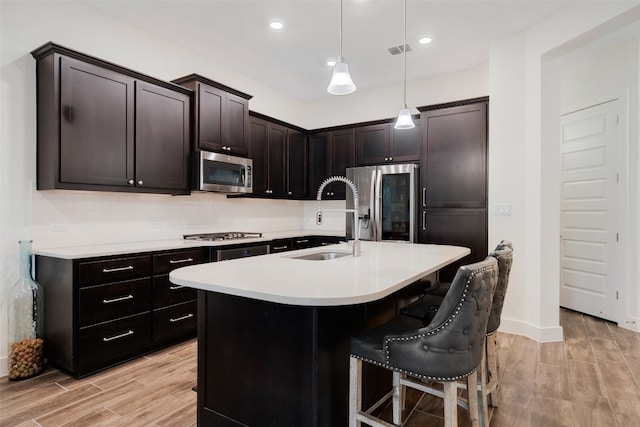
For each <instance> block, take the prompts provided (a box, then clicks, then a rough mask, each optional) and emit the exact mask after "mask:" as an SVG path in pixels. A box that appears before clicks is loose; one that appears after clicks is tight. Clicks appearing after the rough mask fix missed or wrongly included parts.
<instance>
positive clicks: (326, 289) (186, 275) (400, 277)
mask: <svg viewBox="0 0 640 427" xmlns="http://www.w3.org/2000/svg"><path fill="white" fill-rule="evenodd" d="M361 245H362V254H361V256H359V257H355V258H354V257H353V256H351V255H349V256H345V257H342V258H336V259H332V260H325V261H310V260H299V259H294V258H293V257H296V256H300V255H304V254H311V253H316V252H327V251H333V252H348V253H351V248H352V242H349V243H342V244H339V245H331V246H329V247H320V248H311V249H301V250H297V251H291V252H284V253H277V254H271V255H262V256H257V257H251V258H242V259H235V260H229V261H222V262H214V263H208V264H200V265H194V266H190V267H182V268H179V269H177V270H173V271H172V272H171V273H170V275H169V280H171V282H173V283H175V284H178V285H183V286H188V287H192V288H197V289H202V290H206V291H213V292H219V293H223V294H229V295H237V296H241V297H248V298H254V299H259V300H263V301H271V302H277V303H283V304H291V305H303V306H337V305H350V304H360V303H365V302H370V301H375V300H379V299H381V298H384V297H385V296H387V295H390V294H392V293H393V292H395V291H397V290H399V289H401V288H403V287H405V286H406V285H408V284H410V283H413V282H415V281H416V280H418V279H420V278H422V277H424V276H427V275H429V274H431V273H434V272H436V271H438V270H439V269H440V268H442V267H444V266H445V265H447V264H450V263H451V262H453V261H456V260H458V259H460V258H462V257H464V256H465V255H467V254H469V253H470V250H469V249H468V248H463V247H459V246H445V245H424V244H409V243H391V242H366V241H363V242H361Z"/></svg>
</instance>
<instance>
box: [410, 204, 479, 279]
mask: <svg viewBox="0 0 640 427" xmlns="http://www.w3.org/2000/svg"><path fill="white" fill-rule="evenodd" d="M420 243H436V244H442V245H456V246H464V247H467V248H469V249H471V254H470V255H467V256H466V257H464V258H462V259H461V260H460V261H457V262H455V263H453V264H450V265H448V266H447V267H445V268H443V269H441V270H440V280H443V281H451V280H452V279H453V277H454V276H455V273H456V271H457V269H458V267H459V266H461V265H465V264H469V263H472V262H477V261H481V260H483V259H484V258H485V257H486V256H487V210H486V209H423V210H422V218H421V227H420Z"/></svg>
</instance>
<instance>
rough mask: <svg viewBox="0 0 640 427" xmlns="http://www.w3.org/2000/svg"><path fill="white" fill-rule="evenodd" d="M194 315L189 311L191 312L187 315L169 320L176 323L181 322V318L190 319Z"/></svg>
mask: <svg viewBox="0 0 640 427" xmlns="http://www.w3.org/2000/svg"><path fill="white" fill-rule="evenodd" d="M192 317H193V313H189V314H187V315H186V316H182V317H178V318H175V319H169V322H171V323H176V322H179V321H181V320H187V319H190V318H192Z"/></svg>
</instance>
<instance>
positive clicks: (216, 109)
mask: <svg viewBox="0 0 640 427" xmlns="http://www.w3.org/2000/svg"><path fill="white" fill-rule="evenodd" d="M224 99H225V92H224V91H222V90H220V89H218V88H215V87H212V86H208V85H205V84H198V106H197V111H198V117H197V123H198V135H197V137H198V141H197V146H198V148H200V149H201V150H209V151H222V146H223V145H224V135H223V124H222V108H223V104H224Z"/></svg>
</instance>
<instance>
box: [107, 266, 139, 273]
mask: <svg viewBox="0 0 640 427" xmlns="http://www.w3.org/2000/svg"><path fill="white" fill-rule="evenodd" d="M126 270H133V265H128V266H126V267H117V268H103V269H102V272H103V273H113V272H115V271H126Z"/></svg>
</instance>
